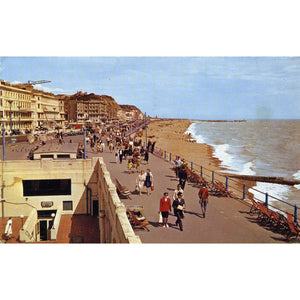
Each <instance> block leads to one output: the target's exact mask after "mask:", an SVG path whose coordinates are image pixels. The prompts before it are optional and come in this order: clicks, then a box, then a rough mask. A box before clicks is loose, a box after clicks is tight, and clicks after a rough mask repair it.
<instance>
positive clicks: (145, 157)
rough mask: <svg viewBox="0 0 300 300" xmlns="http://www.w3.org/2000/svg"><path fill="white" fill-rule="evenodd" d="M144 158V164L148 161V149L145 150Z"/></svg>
mask: <svg viewBox="0 0 300 300" xmlns="http://www.w3.org/2000/svg"><path fill="white" fill-rule="evenodd" d="M144 160H145V162H146V164H148V161H149V152H148V150H145V156H144Z"/></svg>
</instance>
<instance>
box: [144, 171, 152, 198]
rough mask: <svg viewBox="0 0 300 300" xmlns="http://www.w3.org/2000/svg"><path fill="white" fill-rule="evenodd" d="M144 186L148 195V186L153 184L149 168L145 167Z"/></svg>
mask: <svg viewBox="0 0 300 300" xmlns="http://www.w3.org/2000/svg"><path fill="white" fill-rule="evenodd" d="M145 186H146V188H147V195H148V196H149V195H150V188H151V187H152V186H153V175H152V173H151V171H150V169H147V171H146V175H145Z"/></svg>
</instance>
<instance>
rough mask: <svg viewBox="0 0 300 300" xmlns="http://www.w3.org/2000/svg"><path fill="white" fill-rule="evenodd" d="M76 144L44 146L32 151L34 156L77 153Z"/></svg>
mask: <svg viewBox="0 0 300 300" xmlns="http://www.w3.org/2000/svg"><path fill="white" fill-rule="evenodd" d="M77 149H78V143H65V144H46V145H43V146H41V147H40V148H39V149H37V150H36V151H34V154H46V153H77Z"/></svg>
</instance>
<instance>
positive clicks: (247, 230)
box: [0, 136, 286, 243]
mask: <svg viewBox="0 0 300 300" xmlns="http://www.w3.org/2000/svg"><path fill="white" fill-rule="evenodd" d="M71 139H72V142H73V143H76V142H82V139H83V136H73V137H71V138H70V139H69V138H68V139H65V141H66V143H67V142H69V140H71ZM47 143H52V144H53V145H55V144H56V143H58V140H52V141H48V142H47ZM32 147H33V146H32V145H28V144H27V143H20V144H17V145H15V146H7V150H6V159H7V160H10V159H26V158H27V155H28V152H29V151H30V149H31V148H32ZM0 150H1V151H2V149H0ZM92 156H101V157H103V159H104V162H105V164H106V166H107V169H108V171H109V172H110V174H111V178H112V180H113V181H114V178H117V179H118V180H119V181H120V183H121V184H122V185H124V186H126V187H127V188H128V189H129V191H131V195H130V198H131V199H121V201H123V203H124V204H125V205H142V206H143V212H144V215H145V217H146V219H147V221H148V222H149V224H150V225H148V226H147V227H148V228H149V230H150V231H146V230H145V229H137V230H135V232H136V234H137V235H138V236H139V237H140V238H141V241H142V243H285V242H286V239H285V237H284V236H283V235H282V234H279V233H275V232H273V231H271V230H270V229H269V228H265V227H263V226H261V225H259V224H258V223H257V221H256V219H257V215H254V216H250V215H249V210H250V205H249V204H248V203H247V202H246V201H243V200H237V199H234V198H226V197H214V196H210V198H209V203H208V206H207V212H206V217H205V218H203V216H202V212H201V207H200V204H199V199H198V188H197V187H195V186H193V184H192V183H187V184H186V186H185V189H184V199H185V202H186V210H185V213H184V215H185V217H184V219H183V220H182V221H183V231H180V230H179V227H178V226H175V221H176V217H175V216H174V214H173V212H172V213H171V214H170V216H169V220H168V224H169V228H164V227H162V224H161V223H158V211H159V200H160V198H161V197H162V196H163V193H164V192H168V193H169V197H170V198H171V200H172V196H173V192H174V190H175V188H176V186H177V184H178V179H177V178H176V176H175V173H174V171H173V170H172V163H170V162H168V161H166V160H164V159H163V158H161V157H158V156H156V155H153V154H150V155H149V164H148V165H146V164H145V162H144V161H143V162H142V169H143V170H146V169H147V168H149V169H150V170H151V172H152V174H153V177H154V180H153V181H154V187H155V188H154V191H152V192H151V194H150V195H149V196H148V195H147V192H146V189H145V190H143V193H142V195H141V196H139V195H138V194H137V193H136V192H135V186H136V179H137V177H138V173H136V172H135V173H131V174H129V173H128V168H127V162H126V161H123V162H122V164H120V163H119V162H117V163H116V159H115V156H114V152H112V153H110V152H109V150H108V147H107V146H106V147H105V150H104V152H103V153H96V151H94V152H92V151H91V150H90V147H89V146H87V158H91V157H92ZM1 158H2V155H1Z"/></svg>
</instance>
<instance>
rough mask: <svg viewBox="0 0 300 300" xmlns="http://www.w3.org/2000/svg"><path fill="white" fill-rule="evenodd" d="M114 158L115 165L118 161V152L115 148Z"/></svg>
mask: <svg viewBox="0 0 300 300" xmlns="http://www.w3.org/2000/svg"><path fill="white" fill-rule="evenodd" d="M115 158H116V164H117V163H118V160H119V150H118V149H117V148H116V150H115Z"/></svg>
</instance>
